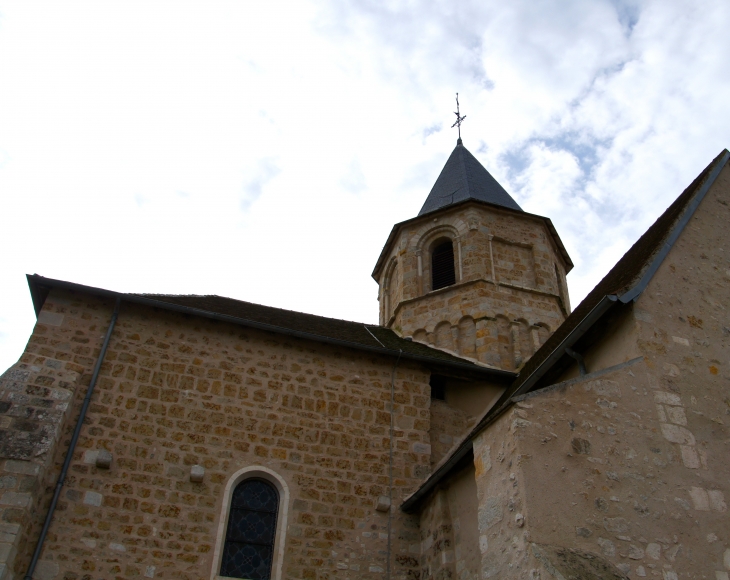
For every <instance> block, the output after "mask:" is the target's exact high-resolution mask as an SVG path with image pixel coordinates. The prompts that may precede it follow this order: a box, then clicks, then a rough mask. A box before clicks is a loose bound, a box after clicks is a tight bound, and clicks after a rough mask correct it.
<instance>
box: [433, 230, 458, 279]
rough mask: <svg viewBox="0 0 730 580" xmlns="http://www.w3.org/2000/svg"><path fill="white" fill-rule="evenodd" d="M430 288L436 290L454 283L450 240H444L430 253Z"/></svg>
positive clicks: (452, 252) (452, 247)
mask: <svg viewBox="0 0 730 580" xmlns="http://www.w3.org/2000/svg"><path fill="white" fill-rule="evenodd" d="M431 276H432V278H433V284H432V286H431V290H438V289H439V288H445V287H446V286H451V285H452V284H454V283H456V275H455V273H454V246H453V244H452V243H451V240H448V241H445V242H443V243H441V244H439V245H438V246H436V247H435V248H434V249H433V253H432V254H431Z"/></svg>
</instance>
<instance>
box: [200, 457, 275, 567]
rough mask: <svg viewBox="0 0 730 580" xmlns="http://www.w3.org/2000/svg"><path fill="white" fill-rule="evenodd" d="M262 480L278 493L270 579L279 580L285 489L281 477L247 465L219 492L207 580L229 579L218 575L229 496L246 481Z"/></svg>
mask: <svg viewBox="0 0 730 580" xmlns="http://www.w3.org/2000/svg"><path fill="white" fill-rule="evenodd" d="M252 478H257V479H263V480H265V481H267V482H268V483H270V484H272V485H273V486H274V487H275V488H276V491H277V492H278V493H279V513H278V514H277V516H276V538H275V540H274V552H273V556H272V563H271V580H281V579H282V578H283V568H284V551H285V550H284V548H285V544H286V528H287V521H288V517H289V486H288V485H287V483H286V481H284V478H283V477H281V475H279V474H278V473H276V472H275V471H273V470H271V469H269V468H268V467H264V466H262V465H250V466H248V467H243V468H241V469H239V470H238V471H236V472H235V473H234V474H233V475H231V477H230V478H229V479H228V483H227V484H226V487H225V489H224V491H223V503H222V507H221V517H220V521H219V522H218V533H217V534H216V540H215V551H214V552H213V569H212V570H211V574H210V580H226V579H227V578H229V576H221V575H220V569H221V559H222V558H223V546H224V544H225V541H226V530H227V529H228V514H229V513H230V507H231V495H232V494H233V490H234V489H235V488H236V486H237V485H238V484H239V483H241V482H242V481H244V480H246V479H252Z"/></svg>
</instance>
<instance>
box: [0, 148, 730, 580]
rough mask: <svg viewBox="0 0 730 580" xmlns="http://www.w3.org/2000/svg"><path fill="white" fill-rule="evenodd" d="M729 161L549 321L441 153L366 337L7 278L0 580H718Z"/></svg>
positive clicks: (726, 472)
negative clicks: (11, 303) (14, 289)
mask: <svg viewBox="0 0 730 580" xmlns="http://www.w3.org/2000/svg"><path fill="white" fill-rule="evenodd" d="M729 162H730V152H728V151H727V150H725V151H722V152H721V153H720V155H719V156H718V157H717V158H715V159H714V160H713V161H712V162H711V163H710V164H709V165H708V166H707V168H706V169H705V170H704V171H703V172H702V173H701V174H700V175H699V176H698V177H697V178H696V179H695V180H694V182H693V183H692V184H690V185H689V187H687V189H685V190H684V192H682V193H681V194H680V195H679V197H677V199H676V200H675V201H674V203H672V205H671V206H670V207H669V208H668V209H667V210H666V211H665V212H664V213H663V214H662V215H661V216H660V217H659V219H658V220H657V221H656V222H655V223H654V224H653V225H652V226H651V227H650V228H649V229H648V230H647V231H646V233H645V234H644V235H643V236H642V237H641V238H640V239H639V240H638V241H637V242H636V243H635V244H634V246H633V247H632V248H631V249H630V250H629V251H628V252H627V253H626V254H625V255H624V256H623V258H621V260H619V262H618V263H617V264H616V265H615V266H614V268H613V269H612V270H611V271H610V272H609V273H608V274H607V275H606V277H605V278H604V279H603V280H601V281H600V282H599V283H598V285H597V286H596V287H595V288H594V289H593V291H592V292H591V293H590V294H588V296H587V297H586V298H585V299H584V300H583V301H582V302H581V303H580V305H578V306H577V308H576V309H575V310H574V311H571V305H570V301H569V297H568V288H567V281H566V275H567V274H568V272H570V270H571V268H572V267H573V263H572V262H571V259H570V256H569V255H568V253H567V251H566V249H565V247H564V246H563V243H562V242H561V240H560V237H559V235H558V232H557V231H556V230H555V227H554V226H553V224H552V222H551V221H550V219H549V218H548V217H544V216H539V215H534V214H530V213H527V212H525V211H523V210H522V209H521V208H520V206H519V205H518V204H517V203H516V202H515V200H514V199H513V198H512V197H511V196H510V195H509V193H508V192H507V191H505V189H504V188H503V187H502V186H501V185H500V184H499V183H498V182H497V181H496V180H495V179H494V178H493V177H492V176H491V175H490V174H489V172H488V171H487V170H486V169H485V168H484V167H483V166H482V165H481V164H480V163H479V161H478V160H477V159H476V158H475V157H474V156H473V155H472V154H471V153H470V152H469V151H468V150H467V149H466V147H464V145H463V143H462V141H461V139H459V140H458V142H457V145H456V148H455V149H454V151H453V152H452V153H451V155H450V157H449V158H448V160H447V161H446V164H445V165H444V168H443V170H442V171H441V174H440V175H439V177H438V179H437V180H436V183H435V184H434V186H433V188H432V189H431V192H430V193H429V194H428V196H427V198H426V201H425V203H424V205H423V207H422V209H421V211H420V212H419V214H418V215H417V216H415V217H413V218H412V219H409V220H406V221H404V222H401V223H398V224H396V225H395V226H394V227H393V229H392V231H391V233H390V235H389V236H388V239H387V240H386V241H385V245H384V247H383V250H382V252H381V254H380V256H379V257H378V259H377V262H376V264H375V269H374V270H373V278H374V279H375V280H376V282H377V283H378V298H379V305H380V306H379V308H380V312H379V324H378V325H370V324H362V323H356V322H349V321H344V320H337V319H331V318H325V317H321V316H314V315H311V314H303V313H299V312H292V311H287V310H282V309H278V308H272V307H267V306H261V305H257V304H251V303H248V302H242V301H239V300H233V299H230V298H222V297H219V296H188V295H154V294H126V293H119V292H115V291H113V290H107V289H101V288H93V287H88V286H83V285H80V284H76V283H73V282H67V281H61V280H53V279H49V278H44V277H42V276H39V275H29V276H28V284H29V288H30V298H31V300H32V304H33V307H34V308H35V312H36V315H37V323H36V325H35V328H34V330H33V333H32V335H31V337H30V339H29V341H28V345H27V347H26V349H25V352H24V353H23V355H22V356H21V358H20V360H19V361H18V362H17V363H16V364H15V365H13V366H12V367H11V368H10V369H8V370H7V371H6V372H5V373H4V374H3V375H2V376H0V580H19V579H28V580H30V579H34V580H110V579H114V580H116V579H119V580H122V579H128V578H140V579H144V578H158V579H169V580H173V579H174V580H222V579H225V578H244V579H248V580H284V579H286V580H337V579H342V580H355V579H357V580H360V579H363V580H391V579H393V580H449V579H454V580H482V579H488V578H495V579H510V580H511V579H521V580H522V579H524V580H552V579H556V580H572V579H581V580H584V579H587V580H619V579H627V578H631V579H638V578H648V579H653V578H656V579H659V580H680V579H685V578H687V579H689V578H697V579H700V578H701V579H710V580H730V578H729V574H730V519H729V514H728V511H727V502H728V500H729V498H730V348H729V347H730V314H728V312H729V310H728V309H730V232H729V231H728V227H727V225H728V223H730V163H729Z"/></svg>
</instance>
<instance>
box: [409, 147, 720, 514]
mask: <svg viewBox="0 0 730 580" xmlns="http://www.w3.org/2000/svg"><path fill="white" fill-rule="evenodd" d="M728 161H730V151H728V150H727V149H725V150H723V151H721V152H720V154H719V155H718V156H717V157H715V159H714V160H713V161H712V162H711V163H710V164H709V165H708V166H707V167H706V168H705V169H704V171H702V173H700V174H699V175H698V176H697V178H696V179H695V180H694V181H693V182H692V183H691V184H690V185H689V187H687V189H685V190H684V191H683V192H682V194H681V195H680V196H679V197H678V198H677V199H676V200H675V201H674V203H672V204H671V205H670V206H669V207H668V208H667V210H666V211H665V212H664V213H663V214H662V215H661V216H659V218H658V219H657V220H656V221H655V222H654V224H652V226H651V227H650V228H649V229H648V230H647V231H646V232H645V233H644V235H642V236H641V237H640V238H639V239H638V240H637V241H636V243H635V244H634V245H633V246H631V248H630V249H629V250H628V251H627V252H626V253H625V254H624V256H623V257H622V258H621V259H620V260H619V261H618V262H617V263H616V265H615V266H614V267H613V268H612V269H611V270H610V271H609V273H608V274H606V276H604V278H603V279H602V280H601V281H600V282H599V283H598V284H597V285H596V287H595V288H594V289H593V290H592V291H591V292H590V293H589V294H588V296H586V297H585V298H584V299H583V301H582V302H581V303H580V304H579V305H578V307H577V308H576V309H575V310H574V311H573V312H572V313H571V315H570V316H568V318H567V319H566V320H565V322H563V324H562V325H560V326H559V327H558V328H557V330H556V331H555V332H554V333H553V334H552V335H551V336H550V338H548V340H547V341H545V344H543V345H542V347H540V348H539V349H538V351H537V352H536V353H535V354H534V355H533V356H532V357H531V358H530V359H529V360H528V361H527V363H526V364H525V366H524V367H523V368H522V369H521V370H520V373H519V375H518V376H517V378H516V379H515V381H514V382H513V383H512V385H510V387H509V388H508V389H507V390H506V391H505V392H504V393H503V394H502V396H501V397H500V398H499V400H498V401H497V402H496V403H495V404H494V405H493V406H492V407H491V408H490V409H488V410H487V411H486V413H484V415H482V417H481V418H480V419H479V421H477V423H476V425H475V426H474V427H473V428H472V430H471V431H470V432H469V433H468V434H467V435H466V437H464V439H463V440H462V441H461V442H460V443H459V444H457V445H456V446H454V448H453V449H452V450H451V452H450V453H449V454H448V455H447V456H446V457H444V458H443V459H442V461H441V463H440V465H439V466H438V467H437V469H436V470H435V471H434V472H433V473H432V474H431V475H430V476H429V478H428V479H427V480H426V481H424V482H423V483H422V484H421V485H420V486H419V488H418V489H417V490H416V491H415V492H414V493H412V494H411V495H410V496H409V497H407V498H406V499H405V501H404V502H403V504H402V505H401V509H403V510H404V511H406V512H408V513H411V512H412V511H414V510H415V509H417V507H418V505H419V503H420V501H421V500H422V499H423V498H424V497H426V496H427V495H428V494H429V493H430V491H431V490H432V489H433V488H434V487H435V486H436V485H438V483H439V482H440V481H441V480H442V479H443V478H444V477H446V476H447V475H448V474H449V473H450V472H451V470H452V469H453V468H454V466H455V465H458V464H459V462H460V461H461V460H462V459H463V458H464V457H466V456H467V455H468V454H469V453H471V452H472V440H473V438H474V437H476V435H478V434H479V433H480V432H481V431H482V430H483V429H485V428H486V427H487V426H488V425H489V424H491V422H492V421H494V420H495V419H496V418H497V417H498V416H499V415H500V414H501V413H502V412H503V411H504V410H506V409H507V408H509V406H510V405H511V403H512V401H513V398H514V397H518V396H520V395H524V394H525V393H528V392H530V390H534V389H535V388H537V387H536V385H538V386H539V383H538V381H539V379H540V377H542V376H544V374H545V372H547V371H548V370H549V369H550V368H551V367H553V366H559V365H560V364H561V363H562V364H564V363H565V359H567V358H569V357H568V355H567V354H566V353H565V348H566V347H568V348H569V347H571V346H573V345H574V344H575V342H576V341H578V340H579V339H580V337H581V336H582V335H583V334H584V333H586V332H588V330H590V328H591V327H592V326H594V325H596V323H597V322H598V321H599V320H601V319H602V317H603V316H604V315H605V314H606V313H607V312H608V310H609V309H611V308H612V307H613V305H615V304H625V303H628V302H630V301H632V300H635V299H636V298H637V297H638V296H639V295H640V294H641V292H642V291H643V290H644V289H645V288H646V286H647V285H648V283H649V281H650V280H651V278H652V277H653V275H654V274H655V273H656V271H657V269H658V268H659V266H660V265H661V262H662V261H663V260H664V258H665V257H666V255H667V254H668V253H669V250H670V249H671V247H672V245H673V244H674V242H675V241H676V240H677V238H679V235H680V234H681V233H682V230H683V229H684V227H685V226H686V225H687V223H688V222H689V220H690V218H691V217H692V215H693V214H694V212H695V210H696V209H697V207H698V206H699V204H700V203H701V201H702V199H703V198H704V196H705V194H706V193H707V191H708V190H709V188H710V186H711V185H712V184H713V183H714V181H715V179H716V178H717V176H718V175H719V174H720V171H721V170H722V168H723V167H724V166H725V164H727V163H728ZM571 360H572V359H571Z"/></svg>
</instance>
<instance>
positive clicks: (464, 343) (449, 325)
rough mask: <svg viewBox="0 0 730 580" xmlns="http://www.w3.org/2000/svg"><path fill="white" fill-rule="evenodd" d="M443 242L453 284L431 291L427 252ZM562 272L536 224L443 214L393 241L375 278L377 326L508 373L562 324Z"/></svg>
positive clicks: (506, 215) (486, 214)
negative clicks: (450, 252) (449, 252)
mask: <svg viewBox="0 0 730 580" xmlns="http://www.w3.org/2000/svg"><path fill="white" fill-rule="evenodd" d="M444 237H446V238H449V239H451V240H452V241H453V244H454V259H455V270H456V284H455V285H453V286H449V287H447V288H442V289H439V290H435V291H431V286H430V284H431V272H430V260H431V258H430V252H431V246H432V245H433V244H434V243H436V242H437V241H438V240H440V239H442V238H444ZM419 264H420V265H419ZM565 269H566V265H565V264H564V263H563V259H562V257H561V256H560V254H559V253H558V251H557V249H556V247H555V245H554V243H553V241H552V238H551V236H550V234H549V232H548V231H547V229H546V227H545V225H544V223H543V222H542V221H541V220H539V219H537V218H534V217H531V216H526V215H525V216H522V215H517V214H514V213H511V212H506V211H501V210H499V209H494V208H485V207H482V206H477V205H467V206H461V207H458V208H454V209H451V210H445V211H443V212H440V214H439V215H438V216H437V217H434V218H429V219H424V220H420V221H417V222H415V223H413V224H410V225H408V226H405V228H404V229H403V230H402V231H401V232H400V234H399V236H398V237H397V238H396V239H395V240H394V242H393V245H392V248H391V254H390V257H389V258H388V260H387V261H386V264H385V266H384V268H383V270H382V272H381V278H382V279H381V280H380V285H381V295H380V299H381V323H382V324H386V325H388V326H391V327H392V328H394V329H395V330H396V331H397V332H399V333H401V334H403V335H404V336H413V338H414V339H415V340H419V341H421V342H425V343H428V344H432V345H435V346H438V347H439V348H442V349H445V350H448V351H452V352H455V353H459V354H461V355H462V356H466V357H469V358H473V359H476V360H479V361H481V362H485V363H488V364H491V365H493V366H495V367H499V368H503V369H507V370H514V369H515V368H519V367H520V366H521V365H522V364H523V363H524V362H525V361H526V360H527V359H528V358H529V357H530V356H532V354H533V353H534V352H535V351H536V349H537V348H539V347H540V345H541V344H542V343H543V342H544V341H545V340H546V339H547V337H548V336H549V334H550V333H551V332H552V331H554V330H555V329H556V328H557V327H558V326H559V325H560V324H561V323H562V322H563V320H564V319H565V317H566V315H567V312H568V309H569V304H568V298H567V294H565V288H566V285H565ZM395 301H397V303H394V302H395ZM386 309H387V312H386Z"/></svg>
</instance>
